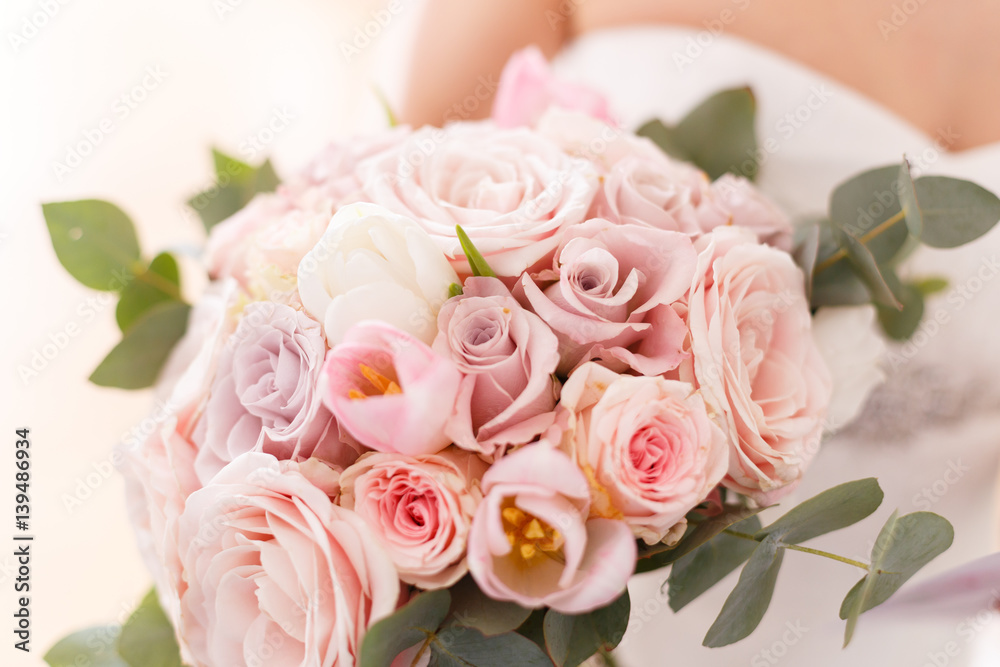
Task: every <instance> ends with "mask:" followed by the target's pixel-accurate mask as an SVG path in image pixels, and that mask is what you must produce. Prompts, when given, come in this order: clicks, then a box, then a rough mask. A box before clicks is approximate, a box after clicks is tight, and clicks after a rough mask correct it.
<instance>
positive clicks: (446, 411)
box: [320, 321, 462, 456]
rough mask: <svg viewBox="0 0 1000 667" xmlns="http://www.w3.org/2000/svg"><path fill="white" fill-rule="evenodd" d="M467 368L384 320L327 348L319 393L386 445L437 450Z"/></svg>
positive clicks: (340, 415)
mask: <svg viewBox="0 0 1000 667" xmlns="http://www.w3.org/2000/svg"><path fill="white" fill-rule="evenodd" d="M461 380H462V375H461V373H459V371H458V369H457V368H456V367H455V364H454V363H452V362H451V361H450V360H448V359H446V358H444V357H442V356H440V355H438V354H436V353H435V352H434V351H433V350H432V349H431V348H430V347H428V346H427V345H426V344H424V343H423V342H421V341H420V340H418V339H416V338H414V337H413V336H411V335H410V334H407V333H404V332H402V331H400V330H398V329H394V328H393V327H391V326H389V325H388V324H384V323H382V322H377V321H368V322H361V323H360V324H356V325H355V326H353V327H352V328H350V329H348V330H347V333H345V334H344V342H342V343H340V344H339V345H337V346H336V347H335V348H333V350H331V351H330V353H329V354H327V357H326V365H325V366H324V368H323V377H322V379H321V380H320V393H321V394H322V396H323V402H324V403H325V404H326V405H327V407H329V408H330V410H331V411H332V412H333V414H334V416H336V418H337V419H338V421H339V422H340V425H341V426H343V427H344V428H345V429H346V430H347V432H348V433H350V434H351V435H352V436H354V437H355V438H357V440H358V441H359V442H360V443H361V444H363V445H366V446H367V447H370V448H372V449H376V450H378V451H380V452H398V453H400V454H406V455H408V456H419V455H421V454H435V453H437V452H439V451H441V450H442V449H444V448H445V447H447V446H448V444H449V443H450V442H451V440H450V439H449V438H448V436H447V435H446V434H445V425H446V424H447V422H448V419H449V418H450V417H451V413H452V410H454V408H455V398H456V396H457V395H458V389H459V384H460V382H461Z"/></svg>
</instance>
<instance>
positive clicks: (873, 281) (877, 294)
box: [837, 231, 902, 309]
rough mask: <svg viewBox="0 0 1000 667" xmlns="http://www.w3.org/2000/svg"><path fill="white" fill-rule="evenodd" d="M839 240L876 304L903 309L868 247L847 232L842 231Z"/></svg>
mask: <svg viewBox="0 0 1000 667" xmlns="http://www.w3.org/2000/svg"><path fill="white" fill-rule="evenodd" d="M837 240H838V241H839V242H840V243H841V245H842V247H843V248H844V251H845V252H846V253H847V257H848V258H849V259H850V260H851V265H852V266H853V268H854V270H855V272H856V273H857V274H858V277H860V278H861V280H862V281H864V284H865V286H867V287H868V289H869V291H870V292H871V295H872V298H873V299H874V300H875V303H877V304H880V305H883V306H888V307H890V308H897V309H899V308H902V304H901V303H899V301H897V300H896V295H895V294H893V292H892V289H891V288H890V287H889V285H888V284H886V280H885V276H883V275H882V269H881V268H880V267H879V265H878V262H877V260H876V259H875V256H874V255H872V253H871V252H870V251H869V249H868V247H867V246H865V245H864V244H863V243H861V241H859V240H858V239H857V238H855V237H854V236H853V235H852V234H850V233H848V232H845V231H841V232H840V233H839V234H838V237H837Z"/></svg>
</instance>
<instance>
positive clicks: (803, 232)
mask: <svg viewBox="0 0 1000 667" xmlns="http://www.w3.org/2000/svg"><path fill="white" fill-rule="evenodd" d="M795 234H796V237H797V238H796V242H795V247H794V249H793V250H792V259H794V260H795V263H796V264H797V265H798V267H799V268H800V269H802V273H803V275H804V276H805V283H806V298H807V299H810V300H811V299H812V290H813V271H814V270H815V269H816V259H817V258H818V257H819V240H820V225H819V223H818V222H810V223H807V224H806V225H804V226H799V227H797V228H796V229H795Z"/></svg>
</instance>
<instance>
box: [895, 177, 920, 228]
mask: <svg viewBox="0 0 1000 667" xmlns="http://www.w3.org/2000/svg"><path fill="white" fill-rule="evenodd" d="M897 178H898V182H899V203H900V206H901V207H902V209H903V215H904V216H906V228H907V229H908V230H909V232H910V234H912V235H913V236H915V237H916V238H918V239H919V238H920V237H921V236H922V235H923V233H924V218H923V213H922V212H921V210H920V204H919V203H918V202H917V194H916V192H915V190H914V185H913V177H912V176H911V175H910V163H909V162H907V161H906V159H904V160H903V164H902V165H901V166H900V167H899V176H897Z"/></svg>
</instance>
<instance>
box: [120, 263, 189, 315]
mask: <svg viewBox="0 0 1000 667" xmlns="http://www.w3.org/2000/svg"><path fill="white" fill-rule="evenodd" d="M180 286H181V280H180V271H179V270H178V268H177V260H175V259H174V257H173V255H171V254H170V253H166V252H162V253H160V254H159V255H157V256H156V257H154V258H153V261H152V262H150V264H149V267H148V268H147V269H146V270H145V271H143V272H142V273H139V274H137V275H136V276H135V277H134V278H133V279H132V281H131V282H129V284H127V285H126V286H125V288H124V289H122V292H121V297H120V298H119V300H118V308H117V309H116V310H115V319H116V320H117V321H118V328H119V329H121V330H122V332H123V333H124V332H125V331H127V330H128V328H129V327H131V326H132V325H133V324H134V323H135V321H136V320H137V319H138V318H139V316H140V315H142V314H143V313H145V312H146V311H148V310H149V309H150V308H152V307H153V306H155V305H156V304H158V303H162V302H164V301H171V300H173V301H180V300H181V294H180Z"/></svg>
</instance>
